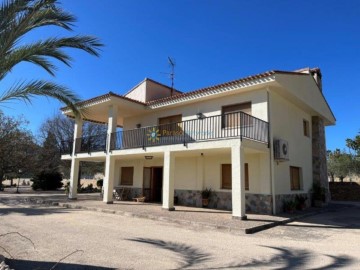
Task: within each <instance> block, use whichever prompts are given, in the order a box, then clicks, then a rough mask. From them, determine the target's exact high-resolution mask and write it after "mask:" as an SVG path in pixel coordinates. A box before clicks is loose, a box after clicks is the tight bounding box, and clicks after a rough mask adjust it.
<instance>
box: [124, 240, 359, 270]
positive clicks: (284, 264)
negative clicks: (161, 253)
mask: <svg viewBox="0 0 360 270" xmlns="http://www.w3.org/2000/svg"><path fill="white" fill-rule="evenodd" d="M127 240H128V241H134V242H139V243H144V244H148V245H152V246H155V247H157V248H161V249H165V250H169V251H172V252H174V253H175V254H176V255H178V256H180V261H179V264H180V267H179V268H178V269H186V268H188V269H189V268H195V269H214V270H215V269H241V268H254V269H264V268H273V267H276V269H314V270H315V269H316V270H323V269H324V270H325V269H330V268H331V269H334V268H336V269H340V268H343V267H348V266H349V265H351V264H352V263H354V262H355V259H354V258H352V257H350V256H347V255H343V256H339V257H336V256H332V255H326V254H325V255H320V256H325V257H327V258H330V262H329V263H325V264H324V265H323V266H321V267H317V268H311V267H309V263H310V261H311V259H312V258H314V256H315V254H312V252H311V251H309V250H307V249H294V248H288V247H271V246H262V247H265V248H269V249H273V250H275V251H276V253H277V254H275V255H273V256H272V257H270V258H269V259H264V258H262V254H258V258H256V259H252V260H251V261H249V262H239V263H237V262H231V263H224V264H223V265H221V266H216V267H211V266H209V265H208V263H207V262H210V261H212V256H211V255H210V253H206V252H203V251H201V250H200V249H198V248H195V247H192V246H189V245H186V244H181V243H175V242H167V241H162V240H156V239H148V238H133V239H127ZM316 256H319V255H316ZM203 263H207V266H206V267H205V268H204V266H203V265H202V264H203Z"/></svg>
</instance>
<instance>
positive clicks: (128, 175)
mask: <svg viewBox="0 0 360 270" xmlns="http://www.w3.org/2000/svg"><path fill="white" fill-rule="evenodd" d="M133 179H134V167H121V185H124V186H132V185H133Z"/></svg>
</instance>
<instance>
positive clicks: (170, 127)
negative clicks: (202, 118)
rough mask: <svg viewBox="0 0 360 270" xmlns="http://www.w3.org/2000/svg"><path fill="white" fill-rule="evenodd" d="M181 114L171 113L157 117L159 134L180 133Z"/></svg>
mask: <svg viewBox="0 0 360 270" xmlns="http://www.w3.org/2000/svg"><path fill="white" fill-rule="evenodd" d="M181 121H182V115H181V114H178V115H172V116H167V117H161V118H159V125H160V127H159V132H160V136H175V135H181V134H182V129H181V126H182V122H181Z"/></svg>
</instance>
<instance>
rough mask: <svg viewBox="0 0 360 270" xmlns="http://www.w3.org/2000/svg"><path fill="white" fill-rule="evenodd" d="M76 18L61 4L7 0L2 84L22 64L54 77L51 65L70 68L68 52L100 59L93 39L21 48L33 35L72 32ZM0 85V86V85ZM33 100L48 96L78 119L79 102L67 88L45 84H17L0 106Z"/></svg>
mask: <svg viewBox="0 0 360 270" xmlns="http://www.w3.org/2000/svg"><path fill="white" fill-rule="evenodd" d="M74 22H76V18H75V17H74V16H73V15H72V14H70V13H68V12H66V11H64V10H63V9H61V8H60V7H59V3H58V0H4V1H3V3H2V4H1V6H0V82H1V80H3V79H4V78H5V76H6V75H8V74H9V72H11V70H12V69H13V68H14V67H15V66H16V65H17V64H19V63H21V62H24V61H25V62H30V63H33V64H35V65H37V66H39V67H41V68H43V69H45V70H46V71H47V72H48V73H49V74H51V75H53V76H55V71H56V69H57V67H56V66H55V65H54V64H53V63H52V62H50V60H51V59H57V60H59V61H61V62H63V63H64V64H66V65H67V66H69V67H70V66H71V61H72V59H71V57H70V56H69V55H68V54H67V53H66V52H65V51H64V49H65V48H75V49H80V50H83V51H85V52H87V53H89V54H91V55H94V56H99V47H101V46H103V45H102V44H101V43H100V41H99V40H98V39H97V38H95V37H92V36H83V35H76V36H71V37H62V38H48V39H45V40H39V41H37V42H33V43H30V44H24V45H23V44H21V45H20V40H21V38H22V37H23V36H24V35H26V34H27V33H29V32H30V31H32V30H34V29H36V28H39V27H45V26H55V27H60V28H64V29H66V30H69V31H71V30H72V26H73V23H74ZM0 85H1V84H0ZM34 96H48V97H52V98H55V99H57V100H59V101H61V102H63V103H65V105H67V106H68V107H69V108H70V109H72V110H73V111H74V113H75V114H76V115H78V114H79V113H80V112H79V109H78V108H77V106H76V105H75V103H76V102H78V101H79V98H78V97H77V95H76V94H75V93H73V92H72V91H71V90H69V89H68V88H66V87H64V86H62V85H59V84H56V83H53V82H50V81H46V80H32V81H22V82H17V83H15V84H14V85H13V86H12V87H10V88H9V89H5V90H2V93H1V92H0V103H2V102H6V101H10V100H14V99H20V100H23V101H25V102H29V103H30V102H31V98H32V97H34Z"/></svg>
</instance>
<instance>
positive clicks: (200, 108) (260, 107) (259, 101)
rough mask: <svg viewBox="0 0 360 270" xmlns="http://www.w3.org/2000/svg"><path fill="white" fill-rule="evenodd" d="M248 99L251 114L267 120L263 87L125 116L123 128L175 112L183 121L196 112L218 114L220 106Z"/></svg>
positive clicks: (143, 124)
mask: <svg viewBox="0 0 360 270" xmlns="http://www.w3.org/2000/svg"><path fill="white" fill-rule="evenodd" d="M249 101H251V103H252V105H251V110H252V115H253V116H255V117H257V118H260V119H262V120H264V121H267V120H268V116H267V94H266V91H265V89H263V90H258V91H252V92H246V93H242V94H233V95H226V96H223V97H218V98H216V99H208V100H203V99H201V100H200V102H193V103H190V104H186V105H181V106H180V105H179V106H177V107H172V108H167V109H156V110H149V112H148V113H146V114H142V115H138V116H134V117H127V118H125V119H124V129H125V130H128V129H134V128H136V124H141V126H142V127H146V126H153V125H157V124H158V119H159V118H160V117H166V116H171V115H177V114H181V115H182V120H183V121H186V120H191V119H196V114H197V113H199V112H201V113H203V114H204V115H205V116H207V117H209V116H214V115H220V114H221V107H222V106H226V105H231V104H237V103H244V102H249Z"/></svg>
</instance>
